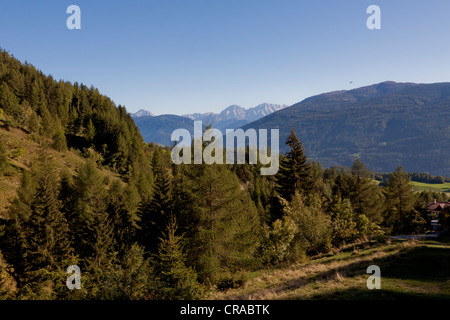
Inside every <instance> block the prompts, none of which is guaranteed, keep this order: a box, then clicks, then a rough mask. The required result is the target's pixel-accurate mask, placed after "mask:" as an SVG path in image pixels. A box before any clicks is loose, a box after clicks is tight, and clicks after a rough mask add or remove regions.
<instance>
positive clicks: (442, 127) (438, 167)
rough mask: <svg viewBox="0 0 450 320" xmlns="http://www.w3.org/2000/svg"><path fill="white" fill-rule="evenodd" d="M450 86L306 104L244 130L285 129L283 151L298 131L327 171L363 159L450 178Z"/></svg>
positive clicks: (388, 88)
mask: <svg viewBox="0 0 450 320" xmlns="http://www.w3.org/2000/svg"><path fill="white" fill-rule="evenodd" d="M449 124H450V83H436V84H414V83H395V82H383V83H379V84H375V85H371V86H367V87H362V88H358V89H354V90H349V91H335V92H330V93H325V94H321V95H318V96H314V97H311V98H308V99H305V100H303V101H302V102H300V103H297V104H295V105H293V106H291V107H289V108H286V109H284V110H280V111H277V112H275V113H273V114H271V115H268V116H266V117H264V118H262V119H259V120H257V121H254V122H252V123H249V124H247V125H245V126H243V129H248V128H254V129H261V128H266V129H275V128H279V129H280V148H281V151H282V152H286V151H287V146H286V145H285V144H284V142H285V141H286V138H287V136H288V135H289V131H290V129H291V128H292V127H295V130H296V132H297V135H298V136H299V138H300V139H301V141H302V142H303V144H304V147H305V150H306V153H307V155H308V156H309V158H310V159H312V160H318V161H320V162H321V163H322V164H323V165H324V166H334V165H347V166H348V165H351V163H352V161H353V160H354V159H355V158H357V157H359V158H360V159H361V160H362V161H364V162H365V163H366V164H367V166H368V167H369V168H370V169H371V170H374V171H378V172H391V171H393V170H394V169H395V167H396V166H398V165H402V166H403V167H404V168H405V170H407V171H410V172H414V171H418V172H429V173H431V174H437V175H444V176H449V175H450V125H449Z"/></svg>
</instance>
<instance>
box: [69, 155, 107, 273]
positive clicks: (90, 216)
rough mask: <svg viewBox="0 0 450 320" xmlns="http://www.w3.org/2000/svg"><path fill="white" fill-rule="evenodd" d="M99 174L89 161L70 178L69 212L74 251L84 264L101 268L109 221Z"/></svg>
mask: <svg viewBox="0 0 450 320" xmlns="http://www.w3.org/2000/svg"><path fill="white" fill-rule="evenodd" d="M106 200H107V194H106V190H105V186H104V184H103V177H102V176H101V175H100V174H99V172H98V170H97V169H96V167H95V164H94V163H93V162H92V161H88V162H87V163H86V164H84V165H83V166H82V167H81V168H80V170H79V172H78V174H77V176H75V179H74V203H75V205H74V209H73V211H72V212H71V215H69V221H70V225H71V229H72V230H74V232H73V237H74V240H75V247H76V251H77V253H78V254H79V255H80V257H81V258H82V259H83V261H84V263H85V266H87V267H89V268H91V269H97V270H101V268H102V266H104V265H106V264H108V263H109V261H110V257H111V253H112V249H113V235H112V234H113V224H112V221H111V219H110V217H109V214H108V212H107V210H106V209H107V206H106Z"/></svg>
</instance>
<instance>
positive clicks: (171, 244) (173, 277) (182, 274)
mask: <svg viewBox="0 0 450 320" xmlns="http://www.w3.org/2000/svg"><path fill="white" fill-rule="evenodd" d="M176 230H177V227H176V222H175V219H172V220H171V221H170V222H169V224H168V225H167V229H166V233H165V234H164V236H163V237H162V238H161V239H160V244H159V247H158V255H157V257H156V267H155V272H156V273H157V274H158V275H159V279H160V281H161V286H162V287H161V289H160V292H159V297H158V298H160V299H170V300H172V299H188V300H192V299H195V298H198V297H199V296H200V294H201V289H200V285H199V284H198V282H197V275H196V274H195V272H194V270H192V269H191V268H188V267H186V264H185V262H186V257H185V255H184V253H183V248H182V245H181V240H182V239H181V237H180V236H177V235H176V234H175V233H176Z"/></svg>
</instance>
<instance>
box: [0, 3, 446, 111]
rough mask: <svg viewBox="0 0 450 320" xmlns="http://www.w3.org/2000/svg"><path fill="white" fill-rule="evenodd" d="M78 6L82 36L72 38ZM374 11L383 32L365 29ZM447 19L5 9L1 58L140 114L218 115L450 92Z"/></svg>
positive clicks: (214, 9) (296, 12) (292, 8)
mask: <svg viewBox="0 0 450 320" xmlns="http://www.w3.org/2000/svg"><path fill="white" fill-rule="evenodd" d="M71 4H75V5H78V6H79V7H80V8H81V27H82V29H81V30H68V29H67V27H66V20H67V18H68V17H69V14H67V13H66V8H67V7H68V6H69V5H71ZM372 4H376V5H378V6H379V7H380V8H381V30H369V29H367V27H366V20H367V18H368V17H369V14H367V13H366V9H367V7H368V6H369V5H372ZM449 17H450V1H426V0H412V1H406V0H403V1H402V0H389V1H381V0H372V1H365V0H342V1H324V0H317V1H310V0H308V1H301V0H159V1H153V0H151V1H149V0H141V1H138V0H128V1H114V0H108V1H101V0H95V1H92V0H89V1H87V0H71V1H65V0H48V1H47V0H42V1H31V0H30V1H25V0H2V1H1V2H0V47H2V48H3V49H6V50H8V51H9V52H10V53H11V54H13V55H14V56H15V57H16V58H18V59H20V60H21V61H25V60H27V61H28V62H29V63H31V64H33V65H35V66H36V67H37V68H39V69H41V70H42V71H43V72H44V73H46V74H51V75H53V77H55V78H56V79H64V80H68V81H71V82H75V81H77V82H79V83H84V84H86V85H88V86H90V85H93V86H94V87H97V88H98V89H99V90H100V92H102V93H103V94H106V95H108V96H109V97H111V98H112V99H113V100H114V101H115V103H116V104H117V105H118V104H121V105H125V106H126V107H127V110H128V111H130V112H134V111H137V110H138V109H141V108H144V109H148V110H150V111H152V112H153V113H155V114H165V113H173V114H185V113H193V112H207V111H214V112H218V111H220V110H222V109H224V108H225V107H227V106H229V105H232V104H238V105H241V106H243V107H245V108H250V107H253V106H256V105H257V104H259V103H263V102H269V103H279V104H289V105H290V104H293V103H296V102H298V101H301V100H303V99H304V98H306V97H308V96H311V95H314V94H319V93H322V92H327V91H332V90H342V89H351V88H356V87H360V86H364V85H369V84H373V83H378V82H381V81H385V80H393V81H404V82H423V83H430V82H447V81H450V63H449V58H450V18H449ZM350 81H352V82H353V83H350Z"/></svg>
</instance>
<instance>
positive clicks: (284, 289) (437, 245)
mask: <svg viewBox="0 0 450 320" xmlns="http://www.w3.org/2000/svg"><path fill="white" fill-rule="evenodd" d="M442 240H443V241H440V240H432V241H427V242H424V244H423V245H419V246H415V247H405V248H403V249H401V250H400V251H399V252H396V253H392V252H391V250H388V251H389V253H388V255H387V256H384V257H380V258H375V259H371V260H369V259H367V258H366V257H365V256H366V254H362V255H361V256H358V255H355V258H361V257H363V259H364V258H365V259H364V260H362V261H357V262H351V263H349V264H346V265H344V266H339V267H336V268H333V269H330V270H327V271H324V272H319V273H315V274H313V275H309V276H302V277H298V278H294V279H290V280H289V281H286V282H284V283H282V284H280V285H277V286H274V287H271V288H266V289H262V290H257V291H256V292H252V293H251V295H252V296H254V297H258V296H259V295H260V294H261V295H262V296H264V291H265V290H270V292H271V293H273V294H275V295H281V296H283V295H286V294H288V293H289V291H293V290H296V291H298V290H299V289H300V290H299V292H300V294H299V295H293V296H290V295H288V296H290V299H295V298H296V296H298V297H299V298H300V297H301V292H302V287H305V286H308V285H310V284H313V286H317V289H316V290H317V294H315V293H313V294H312V296H311V297H312V299H345V300H357V299H368V300H372V299H375V300H390V299H450V246H448V241H447V240H448V239H447V238H444V239H442ZM443 244H446V245H443ZM370 265H378V266H379V267H380V269H381V281H382V289H381V290H369V289H367V287H366V283H365V281H364V282H363V283H362V284H360V286H361V287H354V285H353V286H350V285H351V283H352V281H351V280H350V279H351V278H354V277H359V278H360V277H361V276H362V277H364V278H365V279H367V278H368V277H369V274H367V273H366V270H367V267H368V266H370ZM339 278H340V279H341V280H339ZM329 281H330V284H333V285H332V287H333V289H329V290H327V288H326V284H327V282H329ZM336 281H342V288H339V287H336ZM346 281H347V282H346ZM357 282H358V283H361V281H360V280H357ZM346 284H347V287H345V285H346ZM383 284H385V285H386V286H385V287H383ZM397 286H398V287H397ZM330 287H331V286H330ZM305 291H309V292H310V291H311V288H305ZM241 298H242V297H241Z"/></svg>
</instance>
